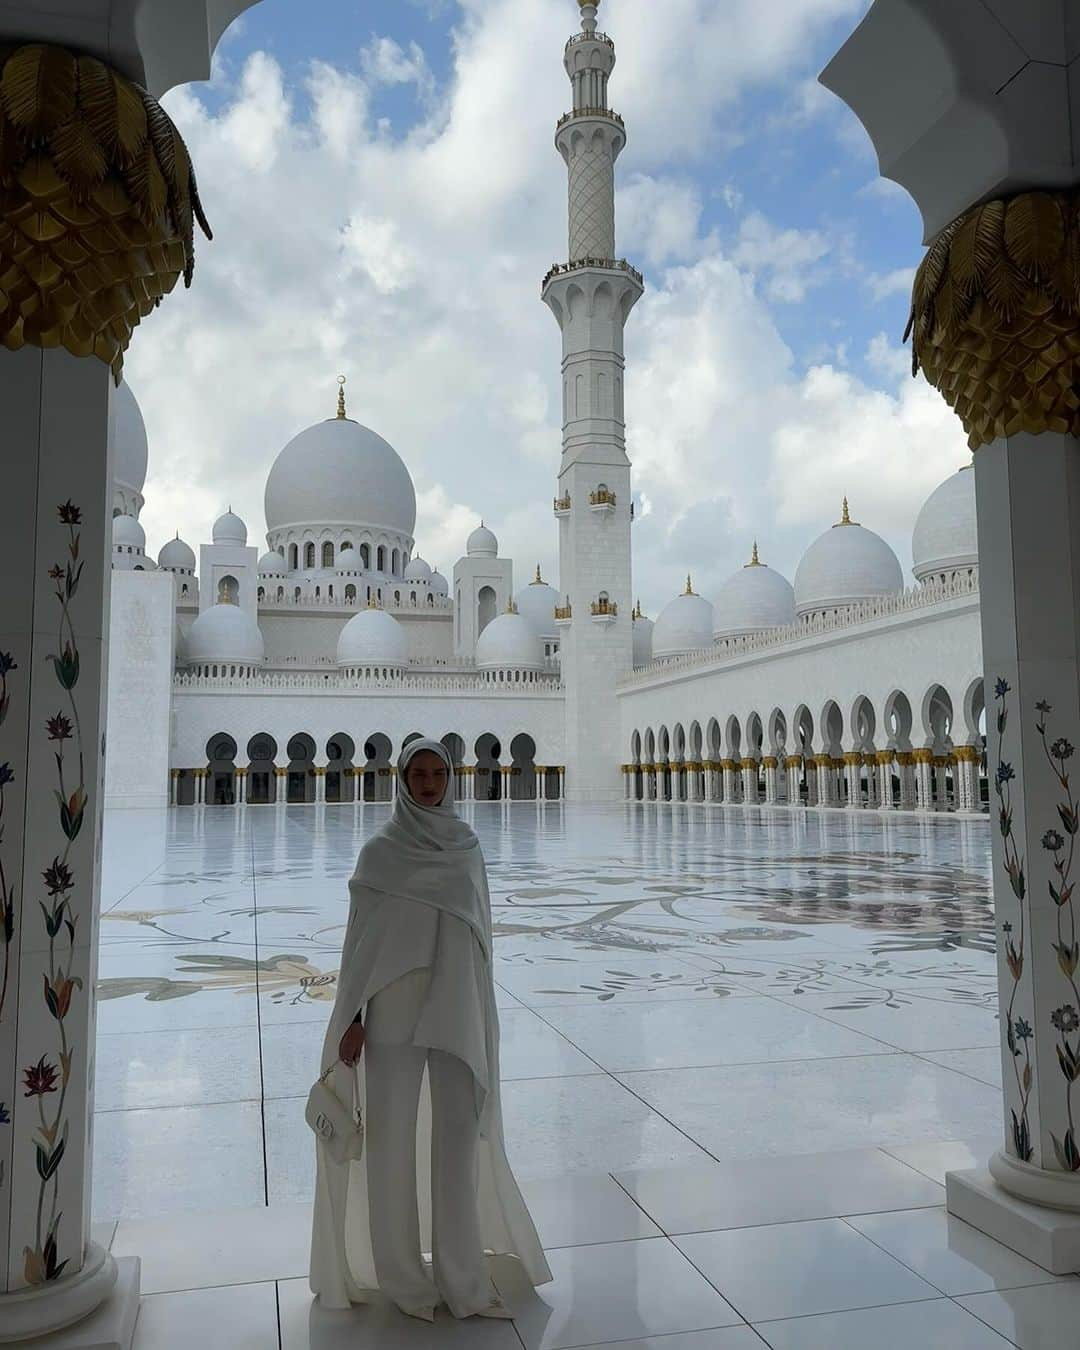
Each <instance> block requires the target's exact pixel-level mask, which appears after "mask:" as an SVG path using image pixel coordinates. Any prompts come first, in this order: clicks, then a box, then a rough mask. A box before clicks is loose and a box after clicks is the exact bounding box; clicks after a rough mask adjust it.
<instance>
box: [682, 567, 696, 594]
mask: <svg viewBox="0 0 1080 1350" xmlns="http://www.w3.org/2000/svg"><path fill="white" fill-rule="evenodd" d="M693 594H694V588H693V587H692V586H691V585H690V573H689V572H687V574H686V590H685V591H683V595H693Z"/></svg>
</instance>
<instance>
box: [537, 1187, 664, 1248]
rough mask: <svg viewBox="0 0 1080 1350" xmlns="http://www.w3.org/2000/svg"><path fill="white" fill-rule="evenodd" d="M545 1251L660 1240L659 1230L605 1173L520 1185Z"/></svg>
mask: <svg viewBox="0 0 1080 1350" xmlns="http://www.w3.org/2000/svg"><path fill="white" fill-rule="evenodd" d="M520 1186H521V1193H522V1195H523V1196H524V1197H525V1203H526V1205H528V1207H529V1213H530V1214H531V1215H532V1219H533V1222H534V1223H535V1224H536V1230H537V1232H538V1233H539V1234H540V1241H541V1243H542V1245H543V1246H544V1247H545V1248H553V1247H578V1246H583V1245H584V1244H585V1243H589V1242H625V1241H627V1240H628V1239H631V1238H644V1237H659V1236H661V1234H660V1229H659V1228H658V1227H657V1226H656V1224H655V1223H653V1222H652V1220H651V1219H650V1218H649V1217H648V1216H647V1215H646V1214H645V1213H643V1211H642V1209H641V1206H640V1205H638V1204H636V1203H635V1202H634V1200H632V1199H631V1197H630V1196H629V1195H627V1193H626V1191H625V1190H624V1189H623V1187H622V1186H620V1185H619V1184H618V1183H617V1182H616V1181H614V1180H613V1179H612V1178H611V1177H610V1176H608V1174H607V1173H606V1172H601V1173H597V1174H596V1175H595V1176H593V1175H590V1174H589V1173H587V1172H579V1173H575V1174H573V1175H571V1176H567V1177H534V1178H531V1179H526V1180H523V1181H521V1182H520Z"/></svg>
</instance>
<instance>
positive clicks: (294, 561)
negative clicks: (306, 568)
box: [289, 544, 299, 572]
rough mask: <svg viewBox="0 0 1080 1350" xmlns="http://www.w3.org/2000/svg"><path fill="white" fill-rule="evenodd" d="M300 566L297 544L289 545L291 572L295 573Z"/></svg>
mask: <svg viewBox="0 0 1080 1350" xmlns="http://www.w3.org/2000/svg"><path fill="white" fill-rule="evenodd" d="M298 566H299V553H298V552H297V548H296V545H295V544H290V545H289V570H290V571H291V572H295V571H296V569H297V567H298Z"/></svg>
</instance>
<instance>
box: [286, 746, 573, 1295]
mask: <svg viewBox="0 0 1080 1350" xmlns="http://www.w3.org/2000/svg"><path fill="white" fill-rule="evenodd" d="M436 746H438V751H436V753H438V752H439V751H442V753H443V755H444V756H445V750H444V749H443V747H442V746H439V744H438V742H428V741H424V742H414V743H412V744H411V745H410V746H409V747H408V749H409V751H411V752H413V753H415V752H416V751H418V750H420V749H428V748H431V749H435V747H436ZM408 757H409V758H411V755H409V756H408ZM447 758H448V757H447ZM403 760H405V762H406V763H407V759H406V758H405V756H403ZM402 767H404V766H402ZM403 778H404V774H402V779H401V780H399V782H401V781H403ZM450 782H451V784H452V782H453V777H452V774H451V778H450ZM451 791H452V789H450V788H448V795H450V793H451ZM444 805H445V804H444ZM421 809H422V808H419V807H418V806H417V804H416V803H414V802H412V801H411V799H410V807H409V808H408V810H407V812H406V817H405V823H406V825H408V824H409V820H408V817H409V816H412V815H413V814H414V813H415V812H416V811H419V810H421ZM435 810H436V811H440V814H444V813H443V812H442V811H441V810H440V808H435ZM401 819H402V813H401V812H399V811H396V812H395V820H396V821H397V822H398V823H399V825H400V821H401ZM453 822H454V826H455V828H457V827H461V828H462V829H463V830H465V831H467V827H466V826H464V822H460V821H458V820H457V817H456V816H454V817H453ZM391 823H393V822H391ZM424 823H430V822H425V821H423V820H422V821H421V824H424ZM444 823H446V824H449V822H446V821H445V816H444ZM440 827H441V825H440ZM383 833H385V827H384V831H382V832H380V834H383ZM391 837H393V835H392V831H391ZM425 837H426V836H425ZM383 843H385V840H382V841H380V846H381V844H383ZM365 851H367V852H368V855H369V858H368V863H367V865H366V866H365V865H363V864H364V859H365V852H364V851H362V852H361V857H360V859H359V860H358V863H357V871H356V873H355V874H354V876H353V878H352V880H350V883H349V891H350V907H349V923H348V927H347V929H346V933H345V942H344V947H343V950H342V957H341V972H340V975H339V977H338V988H337V994H336V998H335V1002H334V1010H333V1013H332V1015H331V1018H330V1024H329V1026H328V1028H327V1033H326V1039H325V1042H324V1045H323V1055H322V1067H324V1068H325V1067H326V1066H327V1065H329V1064H331V1063H333V1064H334V1068H333V1071H332V1075H331V1080H330V1081H331V1083H332V1085H333V1087H334V1090H335V1092H337V1093H338V1095H339V1096H340V1097H341V1098H342V1099H343V1100H345V1101H348V1100H349V1099H350V1096H351V1092H352V1085H351V1077H352V1075H353V1074H357V1083H358V1089H359V1099H360V1104H361V1107H362V1109H363V1108H366V1083H365V1074H364V1071H363V1070H364V1060H363V1056H361V1059H360V1062H359V1065H358V1066H357V1069H352V1068H349V1067H347V1066H346V1065H344V1064H342V1063H341V1061H340V1060H339V1059H338V1045H339V1043H340V1041H341V1037H342V1035H343V1034H344V1032H345V1031H346V1029H347V1028H348V1026H349V1024H350V1023H351V1022H352V1020H353V1018H354V1017H355V1015H356V1013H357V1012H358V1011H360V1010H362V1009H363V1008H364V1006H365V1005H366V1004H367V1003H368V1001H369V1000H370V999H371V998H372V997H374V995H375V994H377V993H378V992H379V991H380V990H381V989H384V988H386V986H387V985H389V984H391V983H392V982H393V981H394V980H396V979H397V978H398V977H399V976H401V975H404V974H405V973H406V972H408V971H410V970H415V969H418V968H422V967H429V968H430V969H431V980H430V983H429V985H428V989H427V994H426V997H425V1001H424V1004H423V1007H422V1009H421V1012H420V1016H419V1019H418V1021H417V1024H416V1029H415V1031H414V1034H413V1044H414V1045H423V1046H428V1047H430V1048H434V1049H438V1050H444V1051H447V1052H449V1053H451V1054H453V1055H456V1056H458V1058H460V1059H461V1060H463V1061H464V1063H465V1064H467V1065H468V1066H469V1068H470V1069H471V1070H472V1076H473V1078H472V1081H473V1088H474V1095H475V1104H476V1111H477V1115H478V1116H479V1121H480V1141H479V1157H478V1171H479V1186H478V1194H477V1203H478V1211H479V1221H480V1234H481V1239H482V1242H483V1245H484V1248H485V1249H486V1250H487V1251H489V1252H493V1253H506V1254H510V1255H512V1256H516V1257H517V1258H518V1259H519V1260H520V1261H521V1264H522V1267H523V1270H524V1272H525V1274H526V1276H527V1277H528V1279H529V1281H530V1283H532V1284H533V1285H540V1284H546V1283H547V1282H548V1281H549V1280H551V1279H552V1278H553V1277H552V1273H551V1269H550V1267H549V1266H548V1263H547V1260H546V1258H545V1256H544V1252H543V1248H542V1247H541V1245H540V1239H539V1237H538V1236H537V1233H536V1229H535V1226H534V1225H533V1221H532V1218H531V1216H530V1215H529V1211H528V1208H527V1207H526V1204H525V1201H524V1199H523V1198H522V1195H521V1192H520V1190H519V1189H518V1185H517V1182H516V1181H515V1179H514V1175H513V1172H512V1171H511V1168H510V1164H509V1161H508V1159H507V1156H506V1149H505V1144H504V1140H503V1126H502V1106H501V1098H500V1092H499V1020H498V1013H497V1010H496V1006H495V985H494V980H493V977H492V969H491V960H490V952H491V920H490V902H489V900H488V896H487V885H486V877H485V876H484V869H483V864H482V859H481V861H480V865H479V868H477V867H476V865H475V862H473V863H472V864H471V871H470V876H471V877H472V878H473V886H474V888H475V889H476V890H478V891H479V892H482V893H481V894H479V895H471V896H470V895H464V894H458V893H456V892H455V887H460V885H461V883H460V868H458V869H457V870H456V871H455V869H454V867H452V866H450V865H449V864H448V865H447V867H446V870H445V873H444V875H445V877H446V878H447V881H448V883H449V888H450V891H451V892H455V893H452V894H451V893H447V892H445V891H442V890H440V889H439V887H438V885H437V884H436V878H437V877H438V875H439V868H440V859H438V858H435V859H434V861H433V863H432V870H431V871H430V873H428V874H427V875H426V876H425V877H423V878H421V880H420V881H419V882H418V881H416V876H417V868H416V867H415V865H411V867H410V870H409V874H408V876H407V877H405V878H403V879H402V880H401V881H395V880H394V879H393V877H392V875H391V874H392V872H393V868H394V865H395V859H396V857H397V853H396V852H395V851H394V850H388V849H386V848H382V850H381V852H378V853H376V855H375V859H374V862H375V865H374V866H373V865H372V863H371V856H372V851H371V850H369V849H368V846H365ZM476 852H477V854H478V853H479V850H478V848H477V850H476ZM470 856H471V855H470ZM388 859H389V861H388ZM413 863H414V864H415V858H414V860H413ZM420 870H421V871H423V868H421V869H420ZM388 875H389V876H390V879H389V880H387V876H388ZM365 876H366V877H368V878H374V879H375V880H378V881H380V883H381V884H392V885H395V886H397V887H398V890H399V891H405V890H408V889H410V888H411V889H412V890H413V892H414V894H413V895H411V896H410V895H405V894H401V893H392V892H388V891H385V890H381V889H379V890H377V889H375V888H373V887H372V886H370V885H367V884H365V882H364V881H363V880H362V879H361V878H363V877H365ZM425 883H426V884H425ZM418 897H424V898H418ZM485 930H486V931H485ZM365 1164H366V1158H365V1159H361V1160H360V1161H359V1162H354V1163H344V1164H337V1163H335V1162H334V1161H333V1159H332V1158H331V1157H330V1156H329V1154H328V1153H327V1152H326V1149H325V1147H324V1146H323V1145H322V1143H321V1142H318V1141H317V1142H316V1189H315V1211H314V1222H313V1228H312V1243H311V1269H310V1283H311V1288H312V1290H313V1292H314V1293H316V1294H317V1295H318V1296H319V1298H320V1301H321V1302H322V1303H323V1304H325V1305H326V1306H328V1307H333V1308H346V1307H348V1306H349V1305H350V1303H366V1302H369V1301H370V1299H371V1297H372V1295H373V1294H374V1293H375V1292H376V1291H377V1290H378V1282H377V1279H376V1273H375V1262H374V1256H373V1252H372V1243H371V1226H370V1219H369V1213H368V1194H367V1173H366V1165H365ZM430 1165H431V1098H430V1092H429V1088H428V1079H427V1073H426V1071H425V1073H424V1077H423V1081H422V1083H421V1088H420V1100H419V1105H418V1108H417V1118H416V1166H417V1178H416V1189H417V1198H418V1208H419V1219H420V1238H421V1249H422V1250H423V1251H425V1252H430V1251H431V1246H432V1244H431V1177H430Z"/></svg>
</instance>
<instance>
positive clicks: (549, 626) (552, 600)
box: [514, 567, 559, 637]
mask: <svg viewBox="0 0 1080 1350" xmlns="http://www.w3.org/2000/svg"><path fill="white" fill-rule="evenodd" d="M558 603H559V592H558V591H557V590H555V588H554V587H553V586H549V585H548V583H547V582H546V581H544V580H543V579H542V578H541V576H540V568H539V567H537V569H536V577H535V578H534V580H532V581H530V582H529V584H528V585H527V586H522V588H521V589H520V590H519V591H518V592H517V594H516V595H515V596H514V604H515V605H516V606H517V612H518V613H519V614H520V615H521V617H522V618H523V619H524V620H525V621H526V623H528V624H529V625H530V627H531V628H532V629H533V631H534V632H535V633H537V634H539V636H540V637H554V636H555V634H556V633H557V632H558V631H559V630H558V628H557V627H556V624H555V606H556V605H557V604H558Z"/></svg>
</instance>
